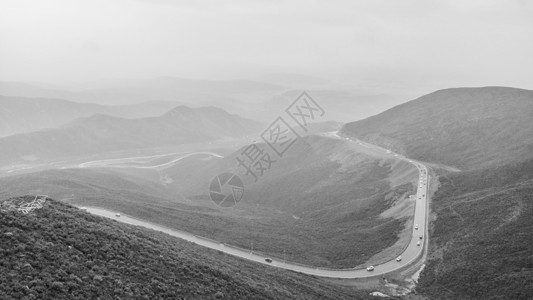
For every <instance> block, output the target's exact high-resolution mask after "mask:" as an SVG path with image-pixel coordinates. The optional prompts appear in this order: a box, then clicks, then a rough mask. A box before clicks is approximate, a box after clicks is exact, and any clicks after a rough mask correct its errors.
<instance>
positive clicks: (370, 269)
mask: <svg viewBox="0 0 533 300" xmlns="http://www.w3.org/2000/svg"><path fill="white" fill-rule="evenodd" d="M366 270H367V271H368V272H370V271H374V267H373V266H370V267H368V268H366Z"/></svg>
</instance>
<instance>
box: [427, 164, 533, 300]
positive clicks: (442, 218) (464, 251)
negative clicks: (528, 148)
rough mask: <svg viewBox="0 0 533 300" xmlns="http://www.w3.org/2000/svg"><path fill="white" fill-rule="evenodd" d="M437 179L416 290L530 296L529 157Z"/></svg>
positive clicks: (532, 219)
mask: <svg viewBox="0 0 533 300" xmlns="http://www.w3.org/2000/svg"><path fill="white" fill-rule="evenodd" d="M439 181H440V184H441V186H440V188H439V190H438V191H437V193H436V194H435V197H434V198H433V205H432V207H433V208H432V209H433V211H434V212H435V213H436V220H434V222H433V223H432V226H431V232H430V236H431V239H430V256H429V260H428V263H427V265H426V268H425V269H424V271H423V272H422V274H421V277H420V280H419V283H420V285H419V287H418V288H417V290H418V292H420V293H422V294H424V295H427V296H429V297H430V298H431V299H531V295H533V284H532V282H531V278H533V259H532V258H533V257H532V254H533V243H532V241H533V160H528V161H524V162H521V163H518V164H512V165H506V166H500V167H492V168H487V169H481V170H475V171H468V172H460V173H456V174H448V175H446V176H443V177H441V178H440V179H439Z"/></svg>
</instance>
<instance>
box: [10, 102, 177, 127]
mask: <svg viewBox="0 0 533 300" xmlns="http://www.w3.org/2000/svg"><path fill="white" fill-rule="evenodd" d="M177 105H178V103H172V102H162V101H159V102H156V101H152V102H146V103H139V104H134V105H124V106H106V105H99V104H93V103H76V102H71V101H67V100H62V99H50V98H24V97H13V96H0V137H4V136H8V135H13V134H18V133H26V132H31V131H37V130H41V129H45V128H54V127H58V126H60V125H64V124H66V123H68V122H70V121H73V120H74V119H76V118H81V117H88V116H91V115H94V114H109V115H112V116H117V117H124V118H141V117H152V116H158V115H161V114H163V113H164V112H166V111H168V110H170V109H172V108H174V107H176V106H177Z"/></svg>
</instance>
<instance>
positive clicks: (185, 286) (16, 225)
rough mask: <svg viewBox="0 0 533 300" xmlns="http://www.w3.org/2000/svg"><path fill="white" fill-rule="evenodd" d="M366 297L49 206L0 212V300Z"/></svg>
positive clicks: (52, 203)
mask: <svg viewBox="0 0 533 300" xmlns="http://www.w3.org/2000/svg"><path fill="white" fill-rule="evenodd" d="M30 198H31V197H30ZM259 274H260V275H259ZM366 295H368V293H367V292H361V291H355V290H353V289H349V288H346V287H338V286H330V285H327V284H325V283H323V282H321V281H320V280H317V279H314V278H312V277H309V276H303V275H299V274H296V273H292V272H285V271H281V270H275V269H272V268H269V267H267V266H262V265H258V264H253V263H249V262H246V261H243V260H238V259H235V258H232V257H230V256H227V255H224V254H221V253H218V252H216V251H211V250H207V249H204V248H202V247H199V246H195V245H194V244H190V243H188V242H184V241H180V240H178V239H175V238H172V237H170V236H168V235H165V234H161V233H157V232H154V231H149V230H145V229H142V228H139V227H133V226H129V225H124V224H120V223H117V222H115V221H112V220H107V219H104V218H100V217H95V216H92V215H90V214H88V213H85V212H81V211H79V210H78V209H76V208H73V207H71V206H69V205H65V204H63V203H61V202H56V201H53V200H48V201H47V203H46V204H45V206H44V207H43V208H42V209H40V210H37V211H35V212H34V213H30V214H28V215H23V214H21V213H17V212H13V211H7V212H4V211H2V212H0V298H1V299H5V300H14V299H102V300H104V299H150V300H153V299H366V298H369V297H368V296H366Z"/></svg>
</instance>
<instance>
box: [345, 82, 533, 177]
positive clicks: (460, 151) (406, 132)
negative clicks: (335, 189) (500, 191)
mask: <svg viewBox="0 0 533 300" xmlns="http://www.w3.org/2000/svg"><path fill="white" fill-rule="evenodd" d="M342 133H344V134H346V135H350V136H353V137H357V138H360V139H363V140H366V141H370V142H372V143H376V144H380V145H383V146H385V147H387V148H393V149H395V150H396V151H397V152H400V153H404V154H406V155H408V156H409V157H413V158H415V159H419V160H422V161H428V162H436V163H442V164H445V165H450V166H454V167H457V168H459V169H474V168H480V167H484V166H491V165H495V164H505V163H511V162H516V161H519V160H522V159H526V158H532V157H533V91H529V90H522V89H515V88H505V87H484V88H455V89H446V90H440V91H437V92H434V93H431V94H428V95H425V96H423V97H420V98H418V99H416V100H413V101H410V102H407V103H404V104H402V105H398V106H396V107H394V108H391V109H389V110H387V111H385V112H383V113H381V114H378V115H376V116H373V117H370V118H367V119H365V120H361V121H357V122H353V123H348V124H346V125H345V126H344V127H343V129H342Z"/></svg>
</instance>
